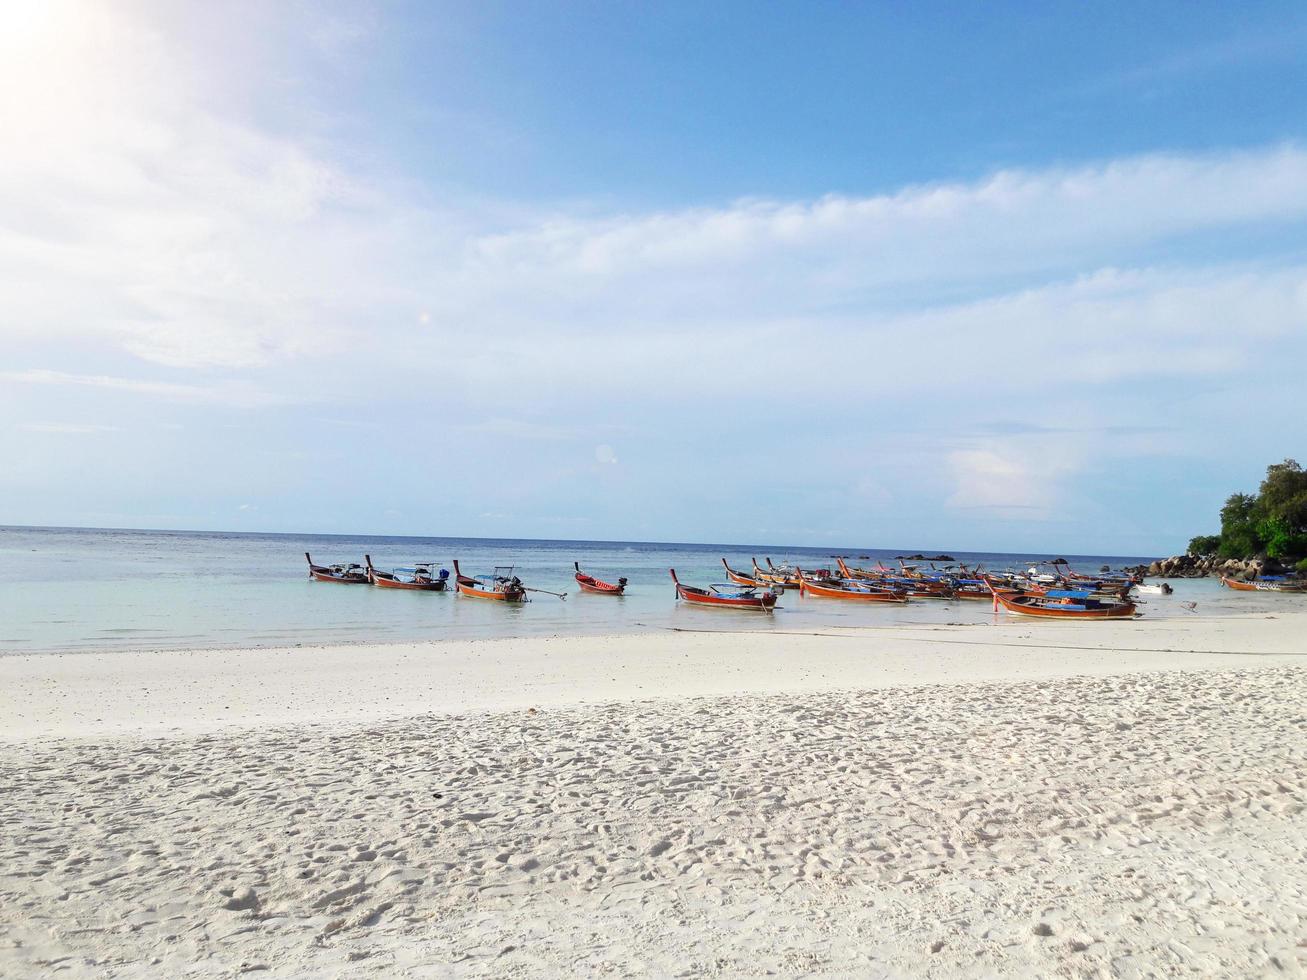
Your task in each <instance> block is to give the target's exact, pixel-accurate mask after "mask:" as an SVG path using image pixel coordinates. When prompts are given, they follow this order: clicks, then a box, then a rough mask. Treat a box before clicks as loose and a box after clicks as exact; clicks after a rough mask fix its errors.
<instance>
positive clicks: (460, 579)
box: [454, 558, 526, 602]
mask: <svg viewBox="0 0 1307 980" xmlns="http://www.w3.org/2000/svg"><path fill="white" fill-rule="evenodd" d="M454 581H455V582H456V583H457V588H458V594H459V595H465V596H469V597H471V598H473V599H497V600H499V601H500V602H525V601H526V586H524V585H523V584H522V580H521V579H520V578H518V577H517V576H516V575H514V574H513V566H512V565H497V566H496V567H495V574H494V575H464V574H463V572H462V570H461V569H460V568H459V567H458V559H457V558H455V559H454Z"/></svg>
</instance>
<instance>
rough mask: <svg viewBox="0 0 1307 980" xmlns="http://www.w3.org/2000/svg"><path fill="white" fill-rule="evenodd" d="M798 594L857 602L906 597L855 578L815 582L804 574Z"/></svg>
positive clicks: (905, 599) (883, 600)
mask: <svg viewBox="0 0 1307 980" xmlns="http://www.w3.org/2000/svg"><path fill="white" fill-rule="evenodd" d="M799 595H804V596H809V595H811V596H818V597H820V598H822V599H851V600H854V601H859V602H897V603H904V602H907V601H908V597H907V595H906V594H905V593H903V592H891V591H889V590H888V589H883V588H879V587H877V586H874V585H872V584H871V583H869V582H859V581H857V580H856V579H828V580H826V581H821V582H816V581H813V580H812V579H810V578H807V577H806V576H804V575H800V576H799Z"/></svg>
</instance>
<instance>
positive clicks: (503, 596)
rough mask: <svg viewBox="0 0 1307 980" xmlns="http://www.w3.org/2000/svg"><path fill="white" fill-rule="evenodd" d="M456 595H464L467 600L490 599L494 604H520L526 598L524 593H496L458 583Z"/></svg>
mask: <svg viewBox="0 0 1307 980" xmlns="http://www.w3.org/2000/svg"><path fill="white" fill-rule="evenodd" d="M458 594H459V595H465V596H467V597H468V598H469V599H492V600H494V601H496V602H521V601H522V600H523V599H525V598H526V593H525V592H518V591H516V590H513V591H506V592H497V591H495V590H494V589H483V588H481V587H480V586H477V585H469V584H468V583H467V582H459V583H458Z"/></svg>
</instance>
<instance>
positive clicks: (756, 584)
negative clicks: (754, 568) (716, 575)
mask: <svg viewBox="0 0 1307 980" xmlns="http://www.w3.org/2000/svg"><path fill="white" fill-rule="evenodd" d="M722 567H723V568H724V569H726V577H727V578H728V579H730V580H731V581H732V582H733V583H734V584H736V585H745V586H748V587H749V588H751V589H765V588H767V587H768V586H769V585H771V584H772V583H770V582H763V581H761V580H760V579H756V578H754V577H753V576H751V575H745V574H744V573H743V572H737V571H736V570H735V569H733V568H732V567H731V566H730V565H728V564H726V559H725V558H723V559H722Z"/></svg>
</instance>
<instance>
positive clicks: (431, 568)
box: [363, 555, 449, 592]
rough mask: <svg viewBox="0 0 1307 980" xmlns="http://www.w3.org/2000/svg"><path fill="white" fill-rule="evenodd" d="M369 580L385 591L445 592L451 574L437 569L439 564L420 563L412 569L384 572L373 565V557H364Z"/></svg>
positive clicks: (415, 564)
mask: <svg viewBox="0 0 1307 980" xmlns="http://www.w3.org/2000/svg"><path fill="white" fill-rule="evenodd" d="M363 560H364V561H365V562H367V565H368V568H367V572H368V578H369V579H370V580H371V582H372V584H373V585H377V586H380V587H381V588H383V589H410V590H412V591H416V592H444V591H446V590H447V589H448V588H449V572H447V571H446V570H445V569H443V568H441V569H437V568H436V565H437V564H438V563H437V562H434V561H420V562H416V563H414V565H413V566H412V567H411V568H392V569H391V570H390V571H388V572H383V571H381V570H380V569H379V568H376V567H374V566H373V564H372V556H371V555H364V556H363Z"/></svg>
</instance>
